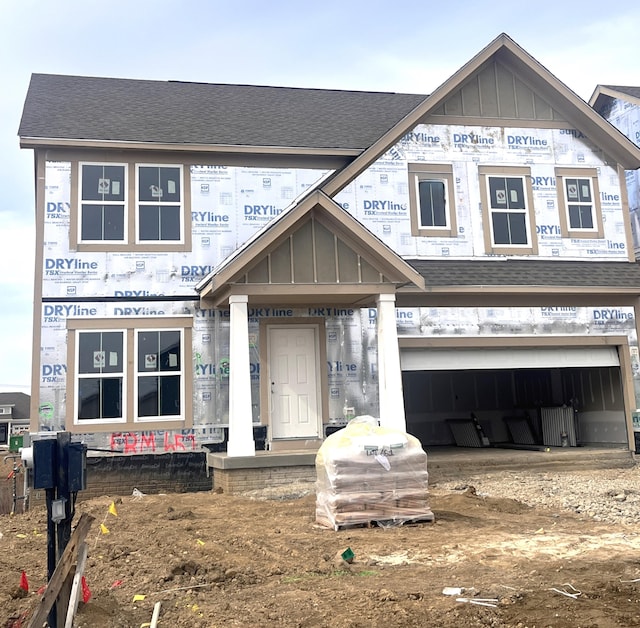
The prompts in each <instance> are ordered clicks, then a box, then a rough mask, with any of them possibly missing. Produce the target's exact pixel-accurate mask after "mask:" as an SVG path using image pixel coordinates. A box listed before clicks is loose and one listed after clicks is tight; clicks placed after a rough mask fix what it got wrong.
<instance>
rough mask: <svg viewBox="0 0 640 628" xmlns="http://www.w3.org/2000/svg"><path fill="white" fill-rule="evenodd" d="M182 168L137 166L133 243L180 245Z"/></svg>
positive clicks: (182, 230)
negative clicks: (135, 215) (170, 243)
mask: <svg viewBox="0 0 640 628" xmlns="http://www.w3.org/2000/svg"><path fill="white" fill-rule="evenodd" d="M182 187H183V186H182V167H181V166H164V165H163V166H151V165H140V164H139V165H137V185H136V189H137V199H136V200H137V218H138V219H137V241H138V242H182V241H183V232H184V227H183V222H184V220H183V205H182Z"/></svg>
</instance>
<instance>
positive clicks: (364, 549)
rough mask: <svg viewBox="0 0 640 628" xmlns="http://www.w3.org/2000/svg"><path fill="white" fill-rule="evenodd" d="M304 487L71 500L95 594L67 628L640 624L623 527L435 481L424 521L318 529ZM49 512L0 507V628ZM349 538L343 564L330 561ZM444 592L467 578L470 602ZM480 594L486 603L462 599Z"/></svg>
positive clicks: (28, 608) (635, 565) (33, 561)
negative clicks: (278, 492) (89, 522)
mask: <svg viewBox="0 0 640 628" xmlns="http://www.w3.org/2000/svg"><path fill="white" fill-rule="evenodd" d="M308 488H309V489H311V491H310V493H309V494H307V495H306V496H304V497H300V498H291V497H286V496H285V498H282V496H281V497H280V498H278V499H269V500H257V499H251V498H249V497H238V496H230V495H225V494H219V493H215V492H207V493H191V494H171V495H146V496H144V497H140V498H134V497H125V498H118V499H115V506H116V509H117V516H115V515H113V514H111V513H109V505H110V504H111V503H112V501H113V499H112V498H111V497H109V496H105V497H103V498H99V499H92V500H89V501H84V502H79V503H78V505H77V508H76V512H77V516H79V515H80V514H81V513H83V512H88V513H90V514H92V515H93V516H94V517H95V518H96V521H95V522H94V524H93V526H92V528H91V531H90V533H89V536H88V544H89V559H88V563H87V568H86V572H85V574H86V581H87V584H88V586H89V589H90V590H91V594H92V596H91V599H90V600H89V601H88V602H87V603H86V604H85V603H80V607H79V610H78V614H77V617H76V621H75V624H74V625H75V626H82V627H93V626H98V627H100V628H106V627H114V628H115V627H118V628H123V627H128V626H132V627H135V628H138V627H139V626H141V625H142V624H144V623H148V622H150V620H151V616H152V612H153V607H154V604H155V603H156V602H158V601H159V602H161V603H162V607H161V612H160V621H159V623H158V625H159V626H166V627H181V626H184V627H187V626H188V627H190V628H191V627H199V626H202V627H208V628H209V627H214V626H291V627H294V626H295V627H301V628H302V627H304V628H311V627H324V626H326V627H329V626H330V627H332V628H339V627H343V626H344V627H347V626H348V627H362V628H365V627H367V628H369V627H376V626H380V627H382V626H385V627H390V626H391V627H393V626H402V627H410V626H421V627H423V626H433V627H456V628H466V627H471V626H492V627H503V626H504V627H507V626H508V627H513V628H515V627H518V628H525V627H528V628H534V627H535V628H542V627H547V626H553V627H557V628H561V627H563V628H569V627H570V628H592V627H593V628H595V627H598V628H613V627H614V626H615V627H620V626H624V627H628V626H640V582H638V581H635V580H638V579H640V535H639V534H638V531H637V530H636V528H635V527H631V526H625V525H623V524H619V525H611V524H604V523H598V522H594V521H592V520H588V519H582V518H579V517H577V516H576V515H575V514H572V513H569V512H565V511H546V510H540V509H533V508H531V507H529V506H525V505H524V504H522V503H520V502H517V501H514V500H511V499H508V498H507V497H490V496H479V495H478V494H476V492H475V490H474V489H473V487H469V488H467V489H466V490H464V491H463V490H452V489H445V488H442V489H440V488H439V487H438V486H437V485H436V486H434V487H432V489H431V493H430V506H431V508H432V510H433V512H434V514H435V518H436V519H435V522H433V523H421V524H411V525H406V524H405V525H404V526H401V527H389V528H383V527H370V528H367V527H359V528H351V529H347V530H340V531H337V532H336V531H333V530H327V529H323V528H320V527H319V526H318V525H317V524H316V523H315V520H314V518H315V514H314V510H315V493H314V492H313V486H312V485H310V486H309V487H308ZM272 497H273V496H272ZM45 517H46V513H45V512H44V510H43V509H38V510H33V511H31V512H28V513H26V514H17V515H13V516H9V515H4V516H2V517H0V531H1V532H2V535H3V536H2V539H0V626H6V627H10V626H13V627H18V626H26V624H27V622H28V618H29V617H30V616H31V614H32V613H33V611H34V609H35V608H36V606H37V605H38V603H39V600H40V598H41V593H38V590H39V589H40V588H41V587H43V586H44V585H45V582H46V520H45ZM101 523H102V524H104V525H105V526H106V528H107V529H108V531H109V533H108V534H105V533H103V532H102V531H101V530H100V524H101ZM347 548H350V549H351V550H352V551H353V553H354V559H353V562H352V563H347V562H345V561H344V560H343V559H342V557H341V554H342V553H343V552H344V551H345V550H346V549H347ZM23 570H24V571H25V573H26V574H27V577H28V581H29V593H28V594H26V595H24V596H21V595H20V592H19V591H18V588H19V586H18V585H19V584H20V577H21V572H22V571H23ZM444 587H460V588H463V589H464V591H463V593H462V594H461V595H460V596H459V597H461V598H463V599H465V600H468V601H456V600H457V598H456V596H447V595H444V594H443V589H444ZM554 589H555V590H554ZM563 591H564V592H565V593H568V594H572V596H569V595H566V594H564V593H562V592H563ZM134 596H144V599H137V600H136V601H134ZM481 599H495V600H496V602H495V606H483V605H480V604H476V603H472V602H470V601H469V600H471V601H474V602H475V601H478V600H481ZM489 603H491V602H489Z"/></svg>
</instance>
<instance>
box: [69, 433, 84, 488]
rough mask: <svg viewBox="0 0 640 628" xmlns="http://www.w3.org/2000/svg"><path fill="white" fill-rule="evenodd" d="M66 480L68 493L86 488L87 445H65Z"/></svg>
mask: <svg viewBox="0 0 640 628" xmlns="http://www.w3.org/2000/svg"><path fill="white" fill-rule="evenodd" d="M67 481H68V483H69V492H70V493H76V492H77V491H84V490H85V489H86V488H87V446H86V445H85V444H84V443H69V444H68V445H67Z"/></svg>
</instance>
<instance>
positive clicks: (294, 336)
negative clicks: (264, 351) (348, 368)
mask: <svg viewBox="0 0 640 628" xmlns="http://www.w3.org/2000/svg"><path fill="white" fill-rule="evenodd" d="M268 355H269V382H268V384H269V386H270V392H269V397H270V422H271V435H272V438H274V439H278V438H318V437H319V434H320V431H319V430H320V425H321V410H320V370H319V364H318V355H319V353H318V327H317V325H272V326H269V327H268Z"/></svg>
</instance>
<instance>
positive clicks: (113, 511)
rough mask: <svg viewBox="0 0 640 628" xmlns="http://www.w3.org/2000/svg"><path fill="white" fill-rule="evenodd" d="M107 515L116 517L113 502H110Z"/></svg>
mask: <svg viewBox="0 0 640 628" xmlns="http://www.w3.org/2000/svg"><path fill="white" fill-rule="evenodd" d="M109 514H112V515H113V516H114V517H117V516H118V511H117V510H116V503H115V502H111V505H110V506H109Z"/></svg>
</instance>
